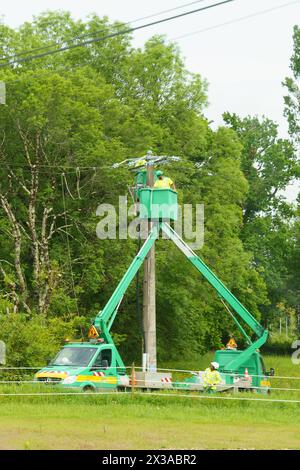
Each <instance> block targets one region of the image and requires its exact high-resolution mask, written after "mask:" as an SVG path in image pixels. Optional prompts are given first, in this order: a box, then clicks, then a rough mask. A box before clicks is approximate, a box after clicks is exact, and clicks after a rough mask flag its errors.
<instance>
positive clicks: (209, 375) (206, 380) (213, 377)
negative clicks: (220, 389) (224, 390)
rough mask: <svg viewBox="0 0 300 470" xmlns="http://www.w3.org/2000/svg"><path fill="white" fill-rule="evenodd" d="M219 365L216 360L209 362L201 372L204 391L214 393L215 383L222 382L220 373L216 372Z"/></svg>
mask: <svg viewBox="0 0 300 470" xmlns="http://www.w3.org/2000/svg"><path fill="white" fill-rule="evenodd" d="M219 367H220V365H219V363H218V362H211V363H210V366H209V367H208V368H207V369H205V371H204V374H203V384H204V391H205V392H208V393H214V392H216V390H217V385H219V384H220V383H221V382H222V378H221V375H220V373H219V372H218V369H219Z"/></svg>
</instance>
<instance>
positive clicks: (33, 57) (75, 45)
mask: <svg viewBox="0 0 300 470" xmlns="http://www.w3.org/2000/svg"><path fill="white" fill-rule="evenodd" d="M234 1H235V0H223V1H221V2H218V3H213V4H211V5H207V6H205V7H201V8H197V9H195V10H191V11H187V12H184V13H180V14H179V15H173V16H170V17H168V18H163V19H161V20H157V21H152V22H151V23H146V24H143V25H141V26H136V27H134V28H127V29H124V30H121V31H118V32H116V33H110V34H107V35H106V36H100V37H96V38H93V39H90V40H88V41H84V42H82V43H80V44H72V45H70V46H64V47H61V48H60V49H56V50H53V51H48V52H43V53H41V54H36V55H32V56H29V57H24V58H23V59H22V58H21V59H19V60H13V61H8V62H5V63H4V64H1V65H0V68H2V67H7V66H9V65H13V64H20V63H22V62H28V61H31V60H35V59H40V58H42V57H46V56H48V55H53V54H57V53H59V52H63V51H67V50H70V49H75V48H77V47H82V46H87V45H89V44H93V43H95V42H99V41H104V40H106V39H110V38H113V37H116V36H121V35H124V34H128V33H132V32H134V31H137V30H140V29H144V28H149V27H150V26H155V25H157V24H161V23H166V22H168V21H173V20H175V19H178V18H183V17H185V16H188V15H192V14H195V13H199V12H200V11H204V10H209V9H212V8H215V7H218V6H221V5H225V4H227V3H232V2H234Z"/></svg>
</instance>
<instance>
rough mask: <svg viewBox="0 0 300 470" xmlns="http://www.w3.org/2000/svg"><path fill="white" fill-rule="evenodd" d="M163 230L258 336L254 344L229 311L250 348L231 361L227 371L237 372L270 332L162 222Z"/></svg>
mask: <svg viewBox="0 0 300 470" xmlns="http://www.w3.org/2000/svg"><path fill="white" fill-rule="evenodd" d="M161 229H162V230H163V231H164V232H165V233H166V235H167V236H168V237H169V238H170V239H171V240H172V241H173V242H174V243H175V245H176V246H177V247H178V248H179V249H180V250H181V251H182V253H183V254H184V255H185V256H186V257H187V258H188V260H189V261H190V262H191V263H192V264H193V265H194V266H195V268H196V269H197V270H198V271H199V272H200V273H201V274H202V275H203V276H204V277H205V279H206V280H207V281H208V282H209V283H210V284H211V285H212V286H213V287H214V289H215V290H216V291H217V293H218V295H219V296H220V297H221V299H222V300H224V301H225V302H227V303H228V304H229V305H230V306H231V307H232V309H233V310H234V311H235V313H236V314H237V315H238V316H239V317H240V318H241V319H242V320H243V321H244V322H245V323H246V324H247V325H248V326H249V327H250V328H251V330H252V331H254V333H255V334H256V335H257V337H258V338H257V339H256V340H255V341H254V342H253V343H252V342H251V340H250V338H249V336H248V335H247V334H246V332H245V330H244V329H243V327H242V326H241V325H240V324H239V322H238V320H237V319H236V318H235V316H234V315H233V314H232V312H230V311H229V313H230V314H231V316H232V317H233V319H234V321H235V323H236V324H237V325H238V327H239V329H240V330H241V331H242V333H243V334H244V335H245V337H246V339H247V341H248V343H250V346H249V347H248V348H246V349H245V350H244V351H243V352H242V353H241V354H239V355H238V357H237V358H235V359H234V360H232V361H230V362H229V363H228V364H227V366H226V371H228V372H229V371H236V370H237V369H238V368H239V366H240V365H242V364H243V363H244V362H245V361H246V360H247V359H248V358H249V357H250V356H251V354H252V353H253V352H254V351H255V350H256V349H258V348H260V347H261V346H262V345H263V344H264V343H265V342H266V340H267V338H268V330H266V329H264V328H263V327H262V326H261V325H260V324H259V323H258V321H257V320H256V319H255V318H254V317H253V316H252V315H251V313H250V312H249V311H248V310H247V309H246V308H245V307H244V306H243V305H242V304H241V302H240V301H239V300H238V299H237V298H236V297H235V296H234V295H233V294H232V292H230V290H229V289H227V287H226V286H225V285H224V284H223V283H222V282H221V281H220V279H219V278H218V277H217V276H216V275H215V274H214V273H213V272H212V271H211V270H210V269H209V267H208V266H207V265H206V264H205V263H204V262H203V261H202V260H201V259H200V258H199V256H197V255H196V254H195V253H194V252H193V251H192V250H191V248H190V247H189V246H188V245H187V244H186V243H185V242H184V241H183V240H182V238H180V237H179V235H178V234H177V233H176V232H175V231H174V230H173V229H172V228H171V227H170V225H169V224H167V223H165V222H162V223H161Z"/></svg>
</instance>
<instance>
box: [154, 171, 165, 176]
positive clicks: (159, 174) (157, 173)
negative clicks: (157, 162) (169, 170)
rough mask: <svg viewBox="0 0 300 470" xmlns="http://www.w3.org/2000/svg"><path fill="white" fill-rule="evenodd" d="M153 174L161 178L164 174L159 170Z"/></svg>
mask: <svg viewBox="0 0 300 470" xmlns="http://www.w3.org/2000/svg"><path fill="white" fill-rule="evenodd" d="M155 173H156V176H162V175H163V174H164V172H163V171H161V170H157V171H156V172H155Z"/></svg>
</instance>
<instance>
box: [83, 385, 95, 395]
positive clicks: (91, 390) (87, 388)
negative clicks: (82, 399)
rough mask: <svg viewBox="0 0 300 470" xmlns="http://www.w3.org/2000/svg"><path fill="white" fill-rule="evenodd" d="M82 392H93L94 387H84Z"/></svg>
mask: <svg viewBox="0 0 300 470" xmlns="http://www.w3.org/2000/svg"><path fill="white" fill-rule="evenodd" d="M82 390H83V392H87V393H88V392H94V391H95V389H94V387H92V386H91V385H86V386H85V387H83V389H82Z"/></svg>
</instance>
